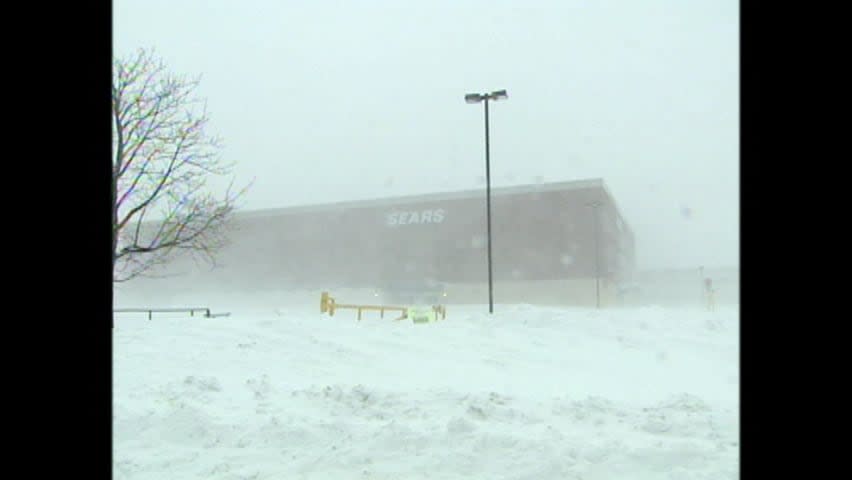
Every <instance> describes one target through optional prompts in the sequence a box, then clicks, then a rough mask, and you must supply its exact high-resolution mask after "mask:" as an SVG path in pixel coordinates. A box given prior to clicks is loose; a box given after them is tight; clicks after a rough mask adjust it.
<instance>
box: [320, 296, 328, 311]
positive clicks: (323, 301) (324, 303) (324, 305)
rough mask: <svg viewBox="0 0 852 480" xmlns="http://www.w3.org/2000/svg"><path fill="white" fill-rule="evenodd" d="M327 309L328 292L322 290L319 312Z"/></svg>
mask: <svg viewBox="0 0 852 480" xmlns="http://www.w3.org/2000/svg"><path fill="white" fill-rule="evenodd" d="M327 311H328V292H322V294H321V295H320V313H325V312H327Z"/></svg>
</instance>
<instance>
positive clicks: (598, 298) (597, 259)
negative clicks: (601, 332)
mask: <svg viewBox="0 0 852 480" xmlns="http://www.w3.org/2000/svg"><path fill="white" fill-rule="evenodd" d="M601 205H603V203H601V202H600V201H599V200H595V201H593V202H589V203H587V204H586V206H587V207H592V211H593V212H594V219H595V220H594V223H595V225H594V230H595V306H596V307H597V308H601V256H600V246H599V244H600V238H599V233H598V230H600V219H599V216H598V208H600V207H601Z"/></svg>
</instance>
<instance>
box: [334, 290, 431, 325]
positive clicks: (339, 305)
mask: <svg viewBox="0 0 852 480" xmlns="http://www.w3.org/2000/svg"><path fill="white" fill-rule="evenodd" d="M340 308H349V309H353V310H357V311H358V321H361V312H363V311H370V310H372V311H378V312H379V313H380V314H381V318H385V311H399V312H400V314H401V315H400V316H399V317H398V318H395V319H394V320H395V321H399V320H405V319H406V318H408V307H394V306H388V305H347V304H342V303H337V302H336V301H335V300H334V298H333V297H331V296H330V295H329V294H328V292H322V294H321V295H320V313H328V315H329V316H332V317H333V316H334V312H335V311H336V310H337V309H340ZM432 311H433V312H435V315H436V316H437V315H439V314H440V315H441V320H445V319H446V318H447V308H446V307H444V306H443V305H433V306H432Z"/></svg>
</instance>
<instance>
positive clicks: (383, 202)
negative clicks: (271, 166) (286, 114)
mask: <svg viewBox="0 0 852 480" xmlns="http://www.w3.org/2000/svg"><path fill="white" fill-rule="evenodd" d="M593 187H600V188H601V189H603V191H604V192H605V194H606V195H607V197H609V201H610V202H612V203H613V205H615V201H614V199H613V197H612V194H611V193H610V192H609V189H608V188H607V187H606V185H605V184H604V182H603V179H601V178H592V179H584V180H572V181H565V182H550V183H539V184H524V185H513V186H509V187H492V188H491V195H492V196H495V197H499V196H506V195H517V194H523V193H533V192H561V191H566V190H578V189H583V188H593ZM484 195H485V191H484V189H475V190H474V189H470V190H459V191H451V192H439V193H428V194H421V195H405V196H399V197H384V198H375V199H368V200H355V201H348V202H334V203H325V204H314V205H298V206H292V207H279V208H265V209H259V210H244V211H238V212H236V213H235V219H250V218H263V217H268V216H276V215H281V214H290V213H310V212H322V211H329V210H340V209H350V208H369V207H381V206H392V205H394V206H395V205H405V204H412V203H422V202H429V201H437V200H464V199H471V198H481V197H483V196H484Z"/></svg>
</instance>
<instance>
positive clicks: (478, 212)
mask: <svg viewBox="0 0 852 480" xmlns="http://www.w3.org/2000/svg"><path fill="white" fill-rule="evenodd" d="M492 193H493V196H492V239H493V244H492V260H493V278H494V282H495V299H497V301H500V302H512V303H516V302H521V303H556V304H590V303H591V304H593V303H594V301H595V289H594V285H595V282H594V279H595V277H596V274H597V272H598V266H599V267H600V275H601V277H602V278H603V279H604V282H602V283H603V284H605V285H607V286H606V287H604V288H603V290H605V292H610V291H614V287H613V288H611V286H612V285H614V283H615V281H617V280H620V279H622V278H625V277H629V276H630V275H631V274H632V266H633V238H632V233H631V232H630V231H629V227H627V225H626V223H625V222H624V221H623V220H622V219H621V216H620V214H619V212H618V210H617V208H616V207H615V205H614V201H613V200H612V198H611V197H610V196H609V194H608V192H607V191H606V190H605V188H603V187H602V185H595V184H590V185H585V186H583V187H582V188H566V189H564V190H559V189H536V188H535V187H530V188H528V189H526V191H515V192H514V193H512V194H504V193H501V192H500V190H499V189H494V190H493V191H492ZM600 199H603V200H604V206H603V207H602V208H600V209H599V210H598V214H599V215H598V217H597V218H596V216H595V212H594V210H593V209H592V208H590V207H588V206H587V204H588V203H589V202H591V201H592V200H600ZM596 228H597V232H598V235H597V240H598V243H596V235H595V231H596ZM231 230H232V233H231V241H230V245H229V246H228V247H227V248H226V249H224V250H223V251H221V252H220V253H219V255H218V256H217V261H218V264H219V265H220V267H219V268H218V269H215V270H210V271H207V272H205V273H204V274H203V275H199V276H196V281H199V282H201V284H209V285H214V284H217V283H219V284H228V285H233V286H234V287H235V288H247V289H250V288H256V289H265V288H269V286H277V287H279V288H282V289H286V288H294V287H297V288H307V289H326V290H330V291H334V290H335V289H337V290H338V291H339V290H340V289H343V288H347V289H361V291H363V292H364V294H368V292H370V291H373V290H374V289H376V288H381V287H383V286H387V285H392V284H394V282H399V281H402V280H405V279H409V278H412V277H414V278H432V279H435V280H438V281H441V282H444V283H447V284H448V286H449V287H451V290H452V292H451V297H450V298H449V299H448V301H449V302H454V303H470V302H474V303H479V302H483V301H485V302H487V280H488V263H487V230H486V209H485V194H484V192H482V193H481V194H474V195H466V196H458V195H455V196H454V195H446V196H443V195H431V196H427V197H426V198H419V199H414V200H411V199H388V200H386V201H383V202H374V203H372V204H370V205H359V204H356V203H353V204H340V205H337V206H335V207H334V208H299V209H289V210H288V209H283V210H279V211H271V212H253V213H251V214H243V215H238V216H237V218H236V219H235V222H234V224H233V226H232V228H231ZM596 254H597V255H599V257H596ZM596 260H599V262H598V261H596ZM598 263H599V264H600V265H598ZM174 268H177V269H178V270H180V269H181V268H183V269H192V268H193V266H192V265H191V264H190V263H187V262H186V261H184V262H183V263H181V262H178V263H177V264H176V265H175V266H173V269H174ZM235 279H239V280H235ZM498 294H499V297H498ZM604 295H609V293H604ZM607 298H609V297H607Z"/></svg>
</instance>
